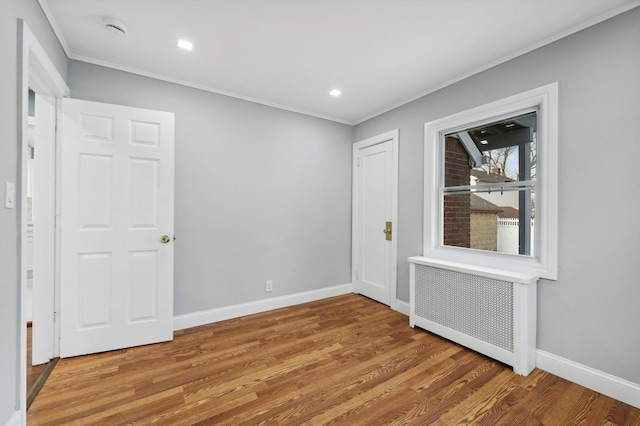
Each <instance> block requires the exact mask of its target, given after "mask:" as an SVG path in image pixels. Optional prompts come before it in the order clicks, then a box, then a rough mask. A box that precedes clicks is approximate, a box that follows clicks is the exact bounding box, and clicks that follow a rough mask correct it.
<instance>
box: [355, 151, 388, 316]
mask: <svg viewBox="0 0 640 426" xmlns="http://www.w3.org/2000/svg"><path fill="white" fill-rule="evenodd" d="M392 156H393V153H392V142H391V141H387V142H383V143H380V144H377V145H373V146H370V147H367V148H363V149H361V150H359V153H358V159H359V161H358V228H359V229H358V231H357V235H358V258H357V270H358V281H357V282H356V286H357V291H358V293H361V294H363V295H365V296H367V297H370V298H372V299H375V300H377V301H379V302H381V303H384V304H386V305H389V304H390V274H391V273H392V271H391V270H390V268H389V265H390V264H391V242H390V241H387V240H386V235H385V233H384V230H385V224H386V222H387V221H391V188H392Z"/></svg>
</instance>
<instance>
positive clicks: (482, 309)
mask: <svg viewBox="0 0 640 426" xmlns="http://www.w3.org/2000/svg"><path fill="white" fill-rule="evenodd" d="M415 288H416V289H415V298H416V300H415V314H416V315H417V316H419V317H421V318H424V319H427V320H429V321H433V322H435V323H437V324H440V325H443V326H445V327H448V328H451V329H453V330H455V331H458V332H460V333H464V334H467V335H469V336H472V337H475V338H476V339H479V340H482V341H484V342H486V343H489V344H492V345H494V346H497V347H499V348H502V349H504V350H507V351H509V352H513V284H512V283H510V282H506V281H500V280H495V279H491V278H485V277H479V276H476V275H470V274H464V273H461V272H456V271H449V270H444V269H438V268H433V267H430V266H424V265H416V269H415Z"/></svg>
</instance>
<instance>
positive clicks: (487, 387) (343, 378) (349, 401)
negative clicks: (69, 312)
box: [27, 295, 640, 425]
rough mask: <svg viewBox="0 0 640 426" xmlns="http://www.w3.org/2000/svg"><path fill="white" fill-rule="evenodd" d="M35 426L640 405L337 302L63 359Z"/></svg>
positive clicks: (628, 411) (573, 410)
mask: <svg viewBox="0 0 640 426" xmlns="http://www.w3.org/2000/svg"><path fill="white" fill-rule="evenodd" d="M27 421H28V424H29V425H60V424H65V425H66V424H105V425H124V424H145V425H146V424H160V425H192V424H203V425H205V424H211V425H262V424H270V425H274V424H281V425H303V424H304V425H325V424H332V425H409V424H415V425H432V424H433V425H456V424H478V425H516V424H525V425H640V410H639V409H636V408H634V407H631V406H629V405H627V404H623V403H621V402H619V401H616V400H614V399H611V398H609V397H606V396H603V395H601V394H598V393H597V392H593V391H590V390H588V389H586V388H584V387H581V386H579V385H576V384H573V383H570V382H568V381H566V380H563V379H560V378H558V377H556V376H553V375H551V374H548V373H545V372H543V371H541V370H538V369H536V370H534V371H533V372H532V373H531V374H530V375H529V376H528V377H521V376H517V375H515V374H514V373H513V371H512V370H511V368H510V367H508V366H505V365H503V364H500V363H498V362H496V361H494V360H491V359H489V358H486V357H484V356H483V355H480V354H478V353H475V352H473V351H470V350H468V349H465V348H463V347H461V346H458V345H456V344H454V343H451V342H449V341H447V340H445V339H442V338H440V337H438V336H435V335H433V334H430V333H428V332H426V331H424V330H420V329H412V328H410V327H409V325H408V319H407V317H406V316H404V315H402V314H399V313H397V312H394V311H392V310H390V309H389V308H388V307H386V306H383V305H380V304H379V303H377V302H374V301H372V300H369V299H367V298H365V297H362V296H357V295H345V296H339V297H334V298H331V299H325V300H321V301H317V302H312V303H307V304H304V305H298V306H294V307H289V308H284V309H279V310H275V311H270V312H265V313H261V314H256V315H251V316H247V317H243V318H238V319H233V320H229V321H224V322H219V323H216V324H210V325H205V326H201V327H195V328H191V329H187V330H182V331H179V332H176V333H175V339H174V341H173V342H169V343H160V344H156V345H149V346H143V347H137V348H131V349H126V350H120V351H115V352H108V353H102V354H97V355H89V356H84V357H77V358H72V359H63V360H61V361H60V362H59V363H58V365H57V366H56V367H55V368H54V371H53V373H52V374H51V376H50V377H49V379H48V381H47V383H45V385H44V387H43V388H42V390H41V391H40V394H39V395H38V397H37V398H36V400H35V401H34V403H33V405H32V406H31V409H30V410H29V412H28V418H27Z"/></svg>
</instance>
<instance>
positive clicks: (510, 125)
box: [504, 123, 515, 127]
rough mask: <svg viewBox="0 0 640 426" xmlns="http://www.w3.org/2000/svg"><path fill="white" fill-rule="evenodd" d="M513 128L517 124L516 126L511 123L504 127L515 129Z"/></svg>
mask: <svg viewBox="0 0 640 426" xmlns="http://www.w3.org/2000/svg"><path fill="white" fill-rule="evenodd" d="M513 126H515V124H514V123H509V124H507V125H506V126H504V127H513Z"/></svg>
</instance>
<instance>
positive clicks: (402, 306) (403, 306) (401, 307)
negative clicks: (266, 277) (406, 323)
mask: <svg viewBox="0 0 640 426" xmlns="http://www.w3.org/2000/svg"><path fill="white" fill-rule="evenodd" d="M396 311H398V312H400V313H401V314H405V315H406V316H409V313H410V308H409V303H408V302H405V301H403V300H398V299H396Z"/></svg>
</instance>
